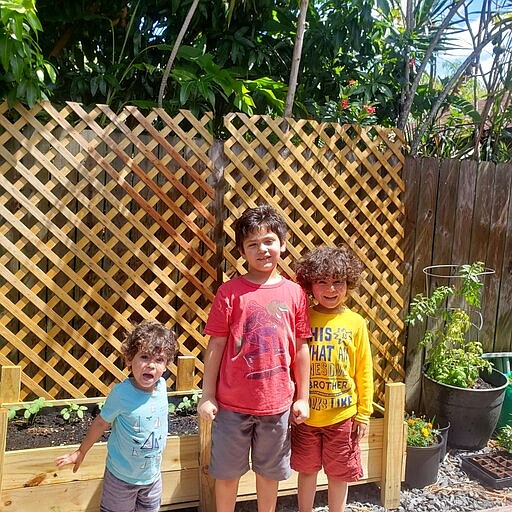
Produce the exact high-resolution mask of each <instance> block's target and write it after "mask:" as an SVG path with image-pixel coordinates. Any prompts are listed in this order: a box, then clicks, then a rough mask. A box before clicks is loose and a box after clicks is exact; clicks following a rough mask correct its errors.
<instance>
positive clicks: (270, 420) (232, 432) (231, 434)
mask: <svg viewBox="0 0 512 512" xmlns="http://www.w3.org/2000/svg"><path fill="white" fill-rule="evenodd" d="M289 416H290V411H289V410H288V411H285V412H283V413H281V414H273V415H271V416H253V415H251V414H240V413H238V412H233V411H228V410H227V409H222V408H220V407H219V410H218V412H217V415H216V417H215V420H214V422H213V426H212V453H211V460H210V467H209V472H210V475H211V476H213V477H214V478H217V479H219V480H235V479H237V478H240V477H241V476H242V475H243V474H245V473H247V471H249V452H250V454H251V463H252V469H253V471H254V472H255V473H257V474H258V475H261V476H263V477H265V478H268V479H269V480H275V481H279V480H286V479H287V478H289V477H290V475H291V469H290V426H289Z"/></svg>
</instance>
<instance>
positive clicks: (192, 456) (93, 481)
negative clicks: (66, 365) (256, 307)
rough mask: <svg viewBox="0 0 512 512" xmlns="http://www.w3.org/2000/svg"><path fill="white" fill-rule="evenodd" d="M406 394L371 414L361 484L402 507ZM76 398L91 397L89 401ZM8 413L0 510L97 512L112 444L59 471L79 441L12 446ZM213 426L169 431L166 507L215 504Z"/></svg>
mask: <svg viewBox="0 0 512 512" xmlns="http://www.w3.org/2000/svg"><path fill="white" fill-rule="evenodd" d="M182 393H183V392H182ZM189 393H190V391H189V392H188V393H186V394H189ZM404 396H405V393H404V385H403V384H388V385H387V386H386V402H385V406H384V409H383V408H379V407H378V408H377V411H378V412H377V416H379V415H380V416H381V417H375V418H372V419H371V420H370V425H369V435H368V436H367V438H366V439H365V440H364V442H363V443H362V446H361V453H362V462H363V470H364V477H363V479H362V480H361V481H360V483H368V482H380V484H381V501H382V503H383V505H384V506H385V507H386V508H388V509H391V508H397V507H398V506H399V505H400V482H401V480H403V473H404V461H405V436H404V424H403V410H404ZM74 402H75V403H80V402H81V403H87V399H82V400H75V401H74ZM65 403H67V401H66V400H62V401H55V403H54V405H56V406H57V407H59V408H62V407H63V404H65ZM3 405H4V406H5V407H8V406H9V405H10V404H8V403H4V404H3ZM385 411H386V412H385ZM7 412H8V410H7V408H1V409H0V471H1V473H0V474H1V477H0V510H2V511H3V512H10V511H12V512H26V511H28V510H33V509H34V506H35V504H36V503H37V510H38V512H97V510H98V508H99V499H100V494H101V484H102V478H103V472H104V467H105V458H106V443H105V442H98V443H96V444H95V445H94V446H93V447H92V448H91V450H90V451H89V453H88V454H87V458H86V459H85V461H84V463H83V464H82V466H81V467H80V470H79V471H78V472H77V473H73V472H72V468H71V467H65V468H61V469H57V468H56V467H55V463H54V460H55V458H56V457H58V456H59V455H62V454H65V453H68V452H69V451H70V450H72V449H74V446H53V447H48V448H34V449H23V450H13V451H5V446H6V444H7V432H8V427H7ZM209 426H210V424H208V423H203V422H200V429H199V434H192V435H183V436H181V435H169V436H168V437H167V445H166V448H165V451H164V455H163V463H162V479H163V496H162V509H161V510H162V511H165V510H171V509H178V508H188V507H195V506H199V507H200V508H201V510H203V511H208V510H213V508H214V505H213V499H212V498H213V485H212V480H211V479H210V478H209V476H208V467H207V466H208V462H209V446H210V437H209V435H210V429H209ZM318 483H319V488H320V489H325V488H326V487H327V479H326V477H325V475H323V474H321V475H319V480H318ZM296 489H297V477H296V474H294V475H293V476H292V477H291V478H290V479H288V480H286V481H285V482H281V483H280V486H279V493H280V494H281V495H284V494H294V493H296ZM255 497H256V489H255V478H254V474H252V472H249V473H247V474H246V475H244V477H243V478H242V479H241V481H240V486H239V493H238V500H239V501H241V500H250V499H255Z"/></svg>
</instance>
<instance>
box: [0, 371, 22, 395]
mask: <svg viewBox="0 0 512 512" xmlns="http://www.w3.org/2000/svg"><path fill="white" fill-rule="evenodd" d="M20 390H21V366H2V367H1V369H0V404H6V403H11V402H19V401H20Z"/></svg>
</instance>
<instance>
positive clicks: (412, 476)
mask: <svg viewBox="0 0 512 512" xmlns="http://www.w3.org/2000/svg"><path fill="white" fill-rule="evenodd" d="M405 423H406V425H407V452H406V458H405V483H406V484H407V485H408V486H409V487H415V488H422V487H425V486H426V485H430V484H433V483H434V482H435V481H436V480H437V473H438V470H439V463H440V460H441V456H440V453H441V450H442V447H443V440H442V438H441V435H440V432H439V430H438V429H437V428H435V427H434V425H435V423H434V419H427V418H426V417H425V416H416V415H415V414H414V413H412V414H410V415H409V414H407V415H406V417H405Z"/></svg>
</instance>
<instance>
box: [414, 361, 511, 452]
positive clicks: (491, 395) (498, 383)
mask: <svg viewBox="0 0 512 512" xmlns="http://www.w3.org/2000/svg"><path fill="white" fill-rule="evenodd" d="M481 377H482V379H483V380H484V381H485V382H488V383H489V384H491V385H492V386H493V387H492V388H490V389H468V388H458V387H455V386H449V385H447V384H442V383H440V382H437V381H435V380H433V379H431V378H430V377H427V376H426V375H425V373H423V392H422V408H423V410H424V413H425V415H426V416H427V417H428V418H434V417H435V419H436V422H437V423H439V424H445V423H448V422H449V423H450V429H449V432H448V441H447V443H448V446H449V447H451V448H459V449H463V450H479V449H481V448H483V447H484V446H485V445H486V444H487V441H488V440H489V439H490V437H491V435H492V433H493V431H494V429H495V428H496V424H497V423H498V418H499V416H500V412H501V407H502V404H503V399H504V397H505V390H506V388H507V385H508V380H507V377H506V376H505V375H504V374H503V373H501V372H499V371H498V370H493V371H492V373H491V374H489V373H482V375H481Z"/></svg>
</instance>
